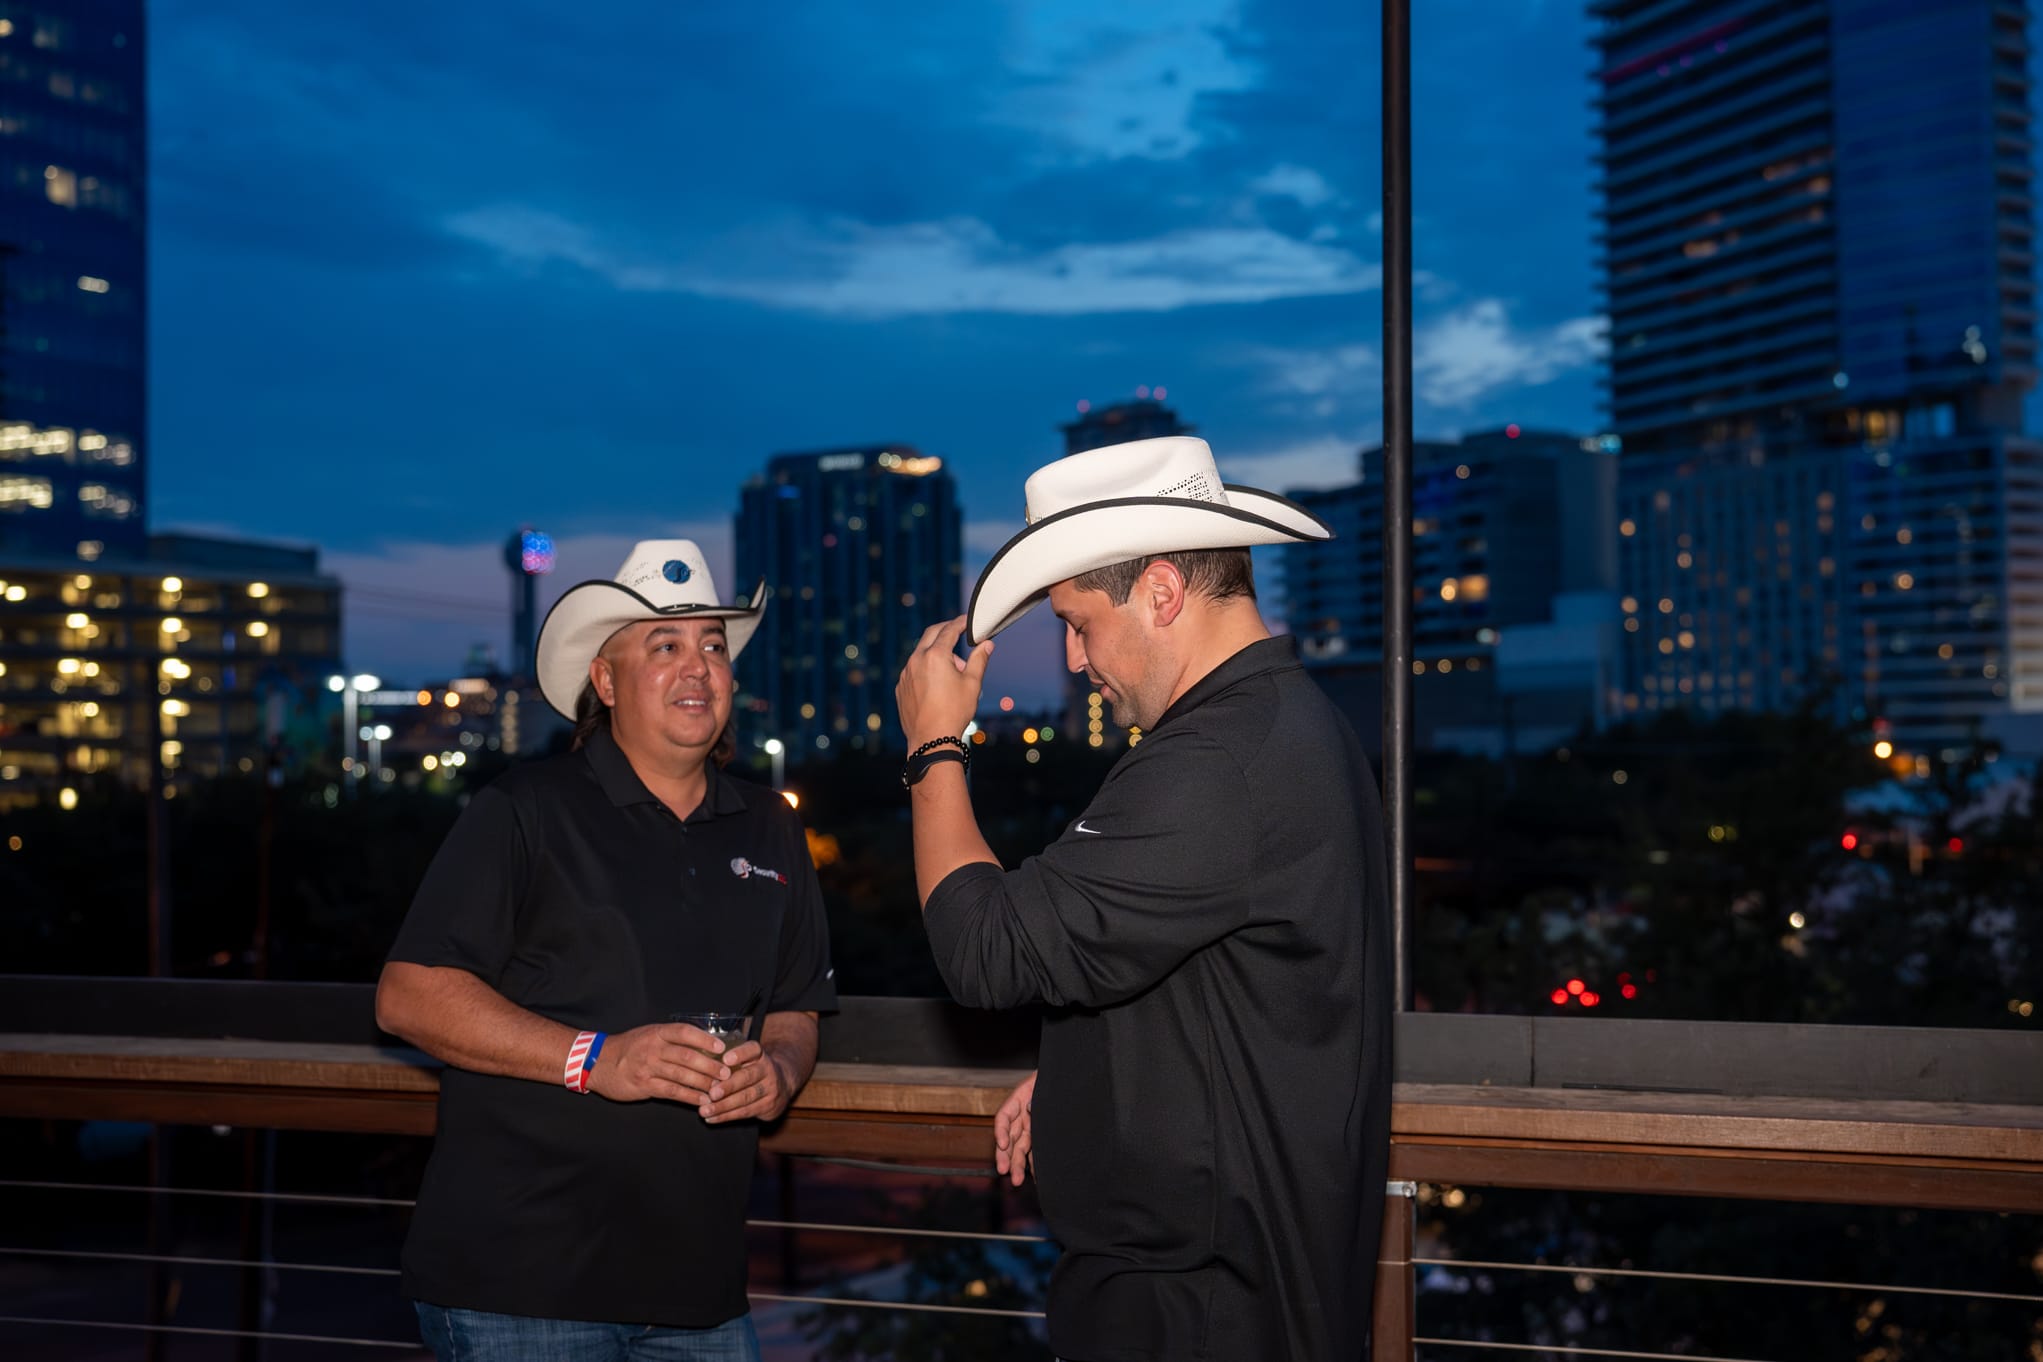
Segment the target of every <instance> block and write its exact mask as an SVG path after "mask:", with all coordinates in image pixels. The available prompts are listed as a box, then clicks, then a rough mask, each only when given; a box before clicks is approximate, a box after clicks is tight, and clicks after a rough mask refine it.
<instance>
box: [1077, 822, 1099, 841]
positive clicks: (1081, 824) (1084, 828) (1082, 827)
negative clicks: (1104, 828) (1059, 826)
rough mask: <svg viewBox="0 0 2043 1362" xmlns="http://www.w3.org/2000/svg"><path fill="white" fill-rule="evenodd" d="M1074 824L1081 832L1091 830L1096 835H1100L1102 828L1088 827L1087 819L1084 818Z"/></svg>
mask: <svg viewBox="0 0 2043 1362" xmlns="http://www.w3.org/2000/svg"><path fill="white" fill-rule="evenodd" d="M1073 826H1074V827H1075V828H1077V830H1078V831H1080V832H1089V833H1091V834H1092V835H1093V836H1095V837H1097V836H1099V835H1100V830H1099V829H1098V828H1089V827H1087V826H1086V825H1085V820H1084V819H1083V818H1081V819H1079V820H1078V822H1077V823H1075V824H1073Z"/></svg>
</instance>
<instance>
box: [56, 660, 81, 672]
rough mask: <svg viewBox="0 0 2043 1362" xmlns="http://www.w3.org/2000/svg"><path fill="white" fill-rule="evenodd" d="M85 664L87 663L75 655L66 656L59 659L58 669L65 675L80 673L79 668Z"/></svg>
mask: <svg viewBox="0 0 2043 1362" xmlns="http://www.w3.org/2000/svg"><path fill="white" fill-rule="evenodd" d="M84 665H85V664H84V663H82V662H80V661H79V660H78V659H77V658H75V657H64V658H59V659H57V670H58V671H59V672H60V673H62V674H63V675H65V676H76V675H78V669H79V668H80V667H82V666H84Z"/></svg>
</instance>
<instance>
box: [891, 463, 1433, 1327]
mask: <svg viewBox="0 0 2043 1362" xmlns="http://www.w3.org/2000/svg"><path fill="white" fill-rule="evenodd" d="M1026 498H1027V503H1028V525H1027V527H1026V528H1025V529H1023V530H1022V532H1021V533H1019V534H1017V535H1016V536H1015V537H1014V538H1013V539H1011V540H1010V541H1009V542H1008V543H1007V544H1006V545H1005V546H1004V547H1003V548H1002V549H1001V550H1000V552H998V553H996V554H995V555H994V556H993V560H992V561H991V562H990V563H989V564H988V565H987V568H986V571H985V572H984V573H983V574H982V575H981V577H980V579H979V582H978V585H977V586H976V588H975V589H974V590H973V593H972V602H971V607H970V610H969V612H968V614H967V615H966V616H965V617H964V618H960V619H956V620H952V621H950V622H949V623H947V624H942V625H938V626H936V627H934V628H932V629H930V630H929V631H928V632H927V633H926V634H924V635H923V638H922V642H921V644H920V645H919V646H918V648H917V649H916V651H915V653H914V654H913V656H911V657H910V659H909V661H908V665H907V667H906V668H905V669H904V670H903V672H902V674H901V680H900V685H899V688H898V691H897V694H898V698H899V701H900V706H901V721H902V726H903V727H904V729H905V730H906V732H907V734H908V739H909V742H910V744H911V748H910V751H911V753H912V754H914V755H911V757H910V760H909V764H908V768H907V770H906V771H905V772H904V777H903V778H904V780H906V781H907V782H908V783H909V784H910V786H911V788H912V793H911V797H910V798H911V804H912V808H913V817H914V832H915V877H916V883H917V885H918V887H919V889H920V892H921V896H922V901H923V915H924V923H925V926H926V928H927V930H928V932H929V939H930V944H931V946H932V947H933V949H934V952H935V956H936V961H937V965H938V967H939V969H940V970H941V971H942V973H943V977H944V981H945V983H946V984H947V985H948V986H949V987H950V990H951V992H952V993H953V994H954V995H955V996H956V997H957V998H958V999H959V1001H961V1002H964V1003H967V1004H970V1005H973V1006H977V1007H1019V1006H1023V1005H1027V1004H1044V1005H1046V1008H1047V1010H1046V1012H1045V1020H1044V1023H1043V1033H1042V1045H1041V1069H1040V1071H1039V1074H1038V1075H1037V1076H1032V1077H1031V1078H1030V1079H1029V1080H1028V1081H1027V1082H1025V1083H1023V1084H1022V1086H1021V1087H1020V1088H1018V1089H1017V1090H1016V1091H1015V1093H1014V1095H1013V1096H1012V1097H1011V1098H1010V1099H1009V1101H1008V1103H1007V1104H1006V1106H1005V1107H1003V1109H1002V1111H1001V1113H1000V1115H999V1117H998V1119H997V1122H996V1129H995V1136H996V1144H997V1149H998V1158H999V1162H1000V1165H1001V1168H1002V1171H1004V1172H1008V1173H1009V1174H1010V1175H1011V1176H1012V1177H1013V1178H1014V1179H1015V1181H1017V1182H1019V1181H1020V1180H1021V1178H1022V1176H1023V1172H1024V1169H1025V1168H1028V1167H1033V1169H1034V1171H1035V1173H1036V1178H1037V1192H1038V1195H1039V1197H1040V1199H1041V1202H1042V1207H1043V1214H1044V1217H1045V1219H1046V1220H1047V1221H1048V1223H1049V1227H1050V1230H1051V1233H1052V1234H1053V1236H1054V1237H1055V1238H1056V1239H1057V1241H1058V1242H1059V1243H1060V1244H1062V1245H1063V1247H1064V1256H1063V1258H1062V1260H1061V1261H1060V1262H1059V1263H1058V1265H1057V1268H1056V1271H1055V1273H1054V1275H1053V1276H1052V1278H1051V1283H1050V1301H1049V1321H1050V1343H1051V1346H1052V1347H1053V1349H1054V1350H1055V1351H1056V1354H1057V1356H1058V1357H1060V1358H1063V1359H1066V1360H1067V1362H1109V1360H1111V1362H1136V1359H1157V1360H1158V1362H1161V1360H1162V1359H1178V1358H1186V1357H1212V1358H1227V1359H1229V1362H1254V1360H1255V1359H1266V1360H1267V1362H1307V1360H1308V1359H1343V1360H1344V1362H1345V1360H1346V1359H1352V1358H1357V1357H1360V1356H1362V1355H1363V1351H1364V1347H1365V1341H1366V1338H1367V1335H1368V1325H1369V1309H1370V1296H1371V1284H1372V1281H1373V1278H1374V1273H1375V1261H1376V1249H1377V1230H1378V1224H1379V1220H1380V1217H1381V1214H1382V1206H1383V1195H1384V1173H1385V1167H1386V1153H1387V1146H1388V1138H1389V1105H1390V1104H1389V1098H1390V1077H1391V1073H1390V1000H1391V987H1392V985H1391V970H1390V956H1389V949H1390V947H1389V937H1390V933H1389V912H1388V906H1387V900H1386V897H1385V891H1384V866H1383V862H1384V845H1383V837H1382V829H1381V815H1380V810H1379V806H1378V800H1377V792H1376V786H1375V783H1374V780H1373V778H1372V776H1371V774H1370V770H1369V764H1368V762H1367V760H1366V758H1365V757H1364V755H1363V751H1362V746H1361V744H1360V742H1358V741H1357V739H1356V737H1355V734H1354V732H1353V730H1351V729H1350V728H1349V726H1348V724H1347V722H1346V721H1345V720H1343V719H1342V718H1341V716H1340V715H1339V714H1338V713H1337V712H1336V711H1335V710H1334V708H1333V707H1332V705H1330V704H1329V703H1328V701H1327V699H1326V697H1325V696H1324V695H1322V694H1321V693H1320V690H1319V688H1318V687H1317V686H1316V685H1315V684H1314V683H1313V682H1312V681H1311V680H1310V679H1309V678H1308V677H1307V676H1306V675H1305V672H1304V671H1303V669H1302V668H1301V667H1300V666H1299V663H1298V659H1297V655H1296V653H1295V650H1294V648H1293V645H1292V642H1291V640H1290V639H1288V638H1273V637H1271V635H1270V633H1269V631H1268V629H1266V628H1265V627H1264V625H1263V621H1262V619H1261V617H1260V615H1259V614H1258V613H1257V610H1256V603H1255V581H1254V575H1253V572H1252V570H1251V565H1250V561H1249V552H1248V546H1250V545H1255V544H1280V543H1287V542H1297V541H1310V540H1319V539H1326V538H1328V537H1330V532H1329V531H1328V529H1327V527H1326V526H1325V525H1324V524H1323V523H1321V522H1320V521H1319V520H1318V519H1317V518H1316V517H1315V516H1313V515H1312V514H1311V513H1310V512H1309V511H1307V510H1305V509H1304V508H1303V507H1300V506H1297V505H1295V504H1294V503H1292V502H1289V501H1287V500H1285V499H1284V498H1282V497H1278V496H1273V495H1271V494H1269V493H1267V492H1259V491H1255V490H1254V489H1251V488H1245V487H1235V486H1229V485H1227V484H1224V483H1222V482H1221V480H1220V475H1219V471H1218V469H1217V468H1216V467H1215V466H1214V462H1213V455H1212V452H1211V450H1209V449H1208V448H1207V446H1206V443H1205V441H1203V440H1196V439H1191V438H1188V437H1181V436H1173V437H1169V438H1165V439H1157V440H1139V441H1136V442H1134V443H1131V444H1124V445H1117V446H1110V447H1108V448H1104V449H1097V450H1093V451H1091V452H1088V453H1084V454H1077V455H1073V456H1072V457H1070V458H1067V459H1061V460H1059V461H1058V462H1056V463H1053V464H1050V465H1049V466H1048V467H1045V468H1043V469H1041V470H1039V471H1038V472H1037V473H1036V474H1035V475H1034V476H1033V477H1031V478H1030V479H1029V480H1028V484H1027V488H1026ZM1045 597H1047V598H1048V600H1049V602H1050V608H1051V609H1052V610H1054V611H1056V613H1057V614H1058V616H1059V617H1060V618H1062V619H1063V621H1064V625H1065V660H1066V662H1067V663H1068V665H1069V666H1070V667H1071V669H1072V670H1073V671H1083V672H1084V673H1085V674H1086V676H1087V678H1088V679H1089V680H1090V681H1091V682H1092V683H1093V685H1094V686H1095V687H1096V688H1097V689H1098V690H1099V692H1100V694H1101V695H1102V696H1104V697H1105V698H1106V699H1107V700H1109V701H1110V702H1111V703H1112V705H1113V711H1114V717H1115V720H1116V721H1117V722H1119V723H1122V724H1126V725H1136V726H1140V727H1141V729H1142V731H1143V738H1142V742H1141V744H1140V745H1139V746H1135V747H1131V748H1130V749H1129V750H1128V751H1127V752H1126V753H1125V754H1124V755H1123V756H1122V757H1121V758H1120V760H1119V761H1118V762H1117V763H1116V764H1115V765H1114V768H1113V769H1112V771H1111V772H1109V773H1108V775H1107V778H1106V781H1105V783H1104V784H1103V785H1102V786H1101V787H1100V790H1099V792H1098V794H1097V795H1096V796H1095V797H1094V798H1093V800H1092V802H1091V803H1090V804H1089V805H1088V806H1087V807H1086V809H1085V812H1084V815H1083V816H1082V817H1080V818H1079V819H1077V820H1076V821H1074V822H1073V823H1072V824H1071V825H1070V827H1069V828H1068V829H1067V830H1066V831H1065V832H1064V834H1063V836H1061V837H1059V838H1058V839H1057V840H1056V841H1055V842H1053V843H1051V845H1049V846H1048V847H1046V848H1045V849H1044V850H1043V852H1042V853H1041V854H1040V855H1038V856H1035V857H1032V858H1030V859H1029V860H1027V861H1024V862H1023V863H1022V864H1021V865H1020V866H1019V867H1018V868H1017V869H1015V870H1013V871H1007V872H1003V871H1002V869H1001V867H1000V866H999V864H998V863H997V862H996V860H995V858H994V856H993V854H992V852H991V851H989V850H988V849H987V846H986V842H985V840H984V839H983V838H982V837H981V836H980V833H979V829H978V825H977V823H976V822H975V820H974V818H973V813H972V804H971V798H970V794H969V792H968V790H967V787H966V783H965V771H966V769H967V762H966V761H965V760H964V758H965V756H966V754H967V749H966V748H965V747H964V746H963V744H962V743H961V742H960V734H961V733H962V732H963V730H964V728H965V726H966V724H967V723H968V722H970V720H971V718H972V716H973V711H974V709H975V707H976V706H977V704H978V700H979V688H980V681H981V678H982V677H983V676H984V674H985V669H986V662H987V657H988V654H989V653H990V651H991V649H992V647H993V644H992V642H991V639H992V637H993V635H995V634H997V633H998V632H1000V630H1002V629H1004V628H1006V627H1007V626H1008V625H1010V624H1012V623H1014V621H1015V620H1016V619H1018V618H1020V617H1021V616H1022V615H1023V614H1024V613H1026V612H1027V611H1028V610H1029V609H1030V608H1032V607H1033V606H1034V605H1035V604H1036V603H1038V602H1039V601H1041V600H1043V599H1044V598H1045ZM961 639H964V640H966V641H968V642H972V643H973V646H972V648H971V650H970V652H969V653H968V654H967V655H965V656H963V657H960V656H959V655H958V654H957V653H956V651H955V648H956V645H957V644H958V642H959V641H960V640H961Z"/></svg>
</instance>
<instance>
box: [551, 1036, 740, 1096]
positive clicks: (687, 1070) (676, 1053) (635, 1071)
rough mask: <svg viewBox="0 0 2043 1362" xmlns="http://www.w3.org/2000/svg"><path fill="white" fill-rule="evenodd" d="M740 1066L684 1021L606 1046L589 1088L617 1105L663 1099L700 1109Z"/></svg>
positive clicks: (718, 1044) (619, 1038)
mask: <svg viewBox="0 0 2043 1362" xmlns="http://www.w3.org/2000/svg"><path fill="white" fill-rule="evenodd" d="M739 1048H740V1049H750V1048H756V1047H750V1046H740V1047H739ZM735 1067H736V1066H735V1065H734V1064H733V1063H732V1057H731V1056H730V1055H727V1054H725V1053H724V1043H723V1042H722V1041H720V1040H718V1039H717V1038H716V1037H715V1036H712V1035H710V1034H709V1033H708V1032H705V1031H698V1030H696V1029H695V1028H694V1027H692V1026H689V1025H687V1024H686V1023H685V1022H666V1023H661V1024H658V1025H653V1026H640V1027H637V1028H635V1029H633V1030H630V1031H619V1032H617V1033H615V1034H614V1035H612V1036H610V1037H609V1038H608V1039H607V1040H605V1041H604V1042H603V1053H602V1054H600V1055H598V1056H597V1057H596V1067H595V1068H594V1069H591V1070H590V1071H589V1090H590V1091H591V1092H594V1093H597V1094H599V1095H601V1096H603V1097H607V1098H609V1099H610V1100H611V1101H613V1102H643V1101H645V1100H646V1099H647V1098H649V1097H663V1098H665V1099H667V1100H668V1101H670V1102H685V1103H687V1104H688V1105H689V1106H691V1107H700V1106H702V1105H703V1104H704V1103H705V1102H708V1101H709V1100H710V1094H711V1092H712V1090H713V1089H714V1088H715V1087H716V1085H717V1084H719V1083H723V1082H727V1081H728V1080H729V1079H730V1078H731V1076H732V1071H733V1069H734V1068H735Z"/></svg>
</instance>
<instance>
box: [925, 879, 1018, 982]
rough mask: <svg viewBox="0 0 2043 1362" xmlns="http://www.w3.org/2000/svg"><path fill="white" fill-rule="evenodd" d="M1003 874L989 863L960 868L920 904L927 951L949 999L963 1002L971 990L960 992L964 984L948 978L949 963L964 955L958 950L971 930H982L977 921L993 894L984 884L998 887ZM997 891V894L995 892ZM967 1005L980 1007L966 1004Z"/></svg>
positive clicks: (982, 927) (949, 974) (943, 880)
mask: <svg viewBox="0 0 2043 1362" xmlns="http://www.w3.org/2000/svg"><path fill="white" fill-rule="evenodd" d="M1005 874H1006V872H1005V871H1003V870H1002V869H1001V868H1000V867H999V866H997V865H994V864H993V863H992V862H990V861H974V862H972V863H971V864H969V865H961V866H959V867H958V868H957V869H956V870H953V871H952V872H951V873H950V874H948V875H946V876H944V877H943V879H942V880H941V881H940V882H939V883H938V884H937V886H936V888H935V889H933V890H931V891H930V894H929V901H928V902H927V903H925V904H923V905H922V925H923V929H924V930H925V931H927V932H928V933H929V948H930V951H931V953H932V954H934V955H935V956H936V961H937V969H938V971H939V972H941V973H942V974H943V975H944V982H945V983H946V984H948V985H949V986H950V989H951V993H952V996H953V997H956V998H957V999H958V1000H959V1001H960V1002H966V1001H967V997H968V995H969V994H970V993H973V992H976V990H975V989H970V988H967V989H964V990H962V991H961V990H960V988H959V985H960V984H961V983H964V982H966V981H963V980H959V979H954V978H952V977H951V976H952V965H951V962H954V961H957V960H959V959H960V958H962V957H963V956H964V955H965V954H967V952H965V951H963V950H961V948H962V947H965V946H966V944H967V938H968V937H969V936H971V935H972V934H973V933H974V931H975V930H983V929H984V925H985V924H983V923H981V922H979V921H978V918H979V916H980V914H981V913H982V912H983V911H984V906H985V903H986V901H987V899H989V898H991V897H994V896H995V895H994V894H992V893H988V892H987V882H988V881H992V882H993V884H994V885H996V886H997V885H998V883H999V881H1000V880H1001V879H1002V878H1003V876H1004V875H1005ZM996 892H997V891H996ZM967 1005H968V1006H983V1004H973V1003H968V1004H967Z"/></svg>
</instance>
